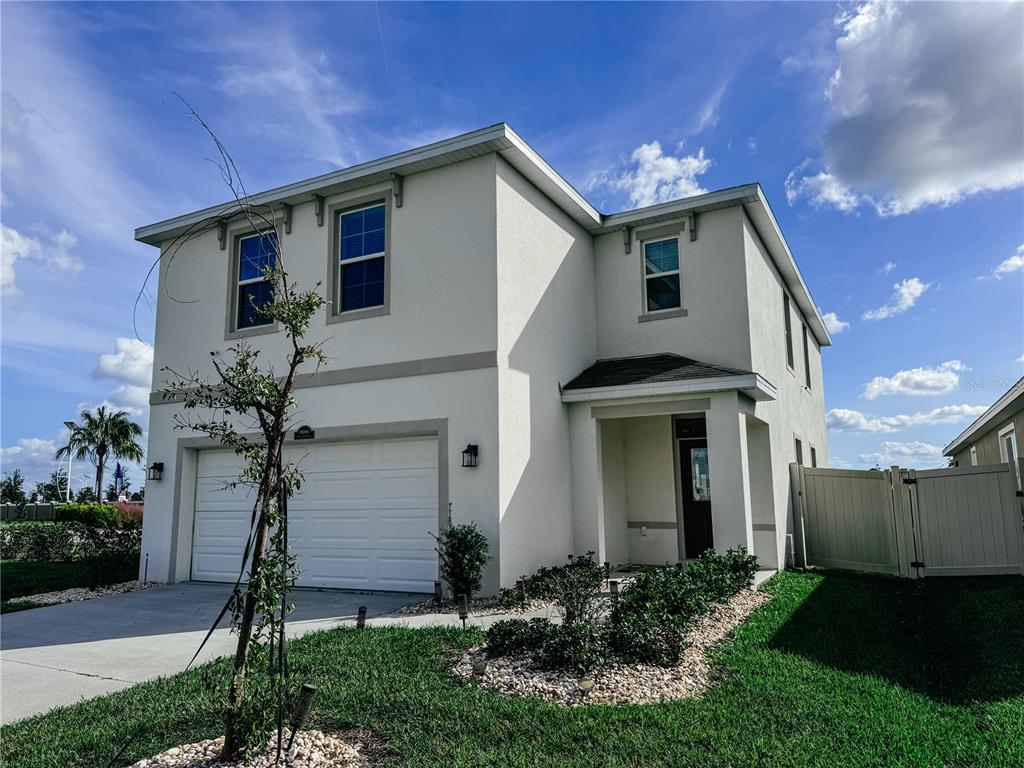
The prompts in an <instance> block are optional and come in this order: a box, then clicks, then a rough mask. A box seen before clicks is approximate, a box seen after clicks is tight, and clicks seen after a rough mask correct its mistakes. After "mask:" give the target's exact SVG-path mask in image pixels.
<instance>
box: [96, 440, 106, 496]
mask: <svg viewBox="0 0 1024 768" xmlns="http://www.w3.org/2000/svg"><path fill="white" fill-rule="evenodd" d="M106 462H107V459H106V452H103V453H100V452H98V451H97V453H96V501H97V502H100V503H102V501H103V465H104V464H106Z"/></svg>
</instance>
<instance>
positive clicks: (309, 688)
mask: <svg viewBox="0 0 1024 768" xmlns="http://www.w3.org/2000/svg"><path fill="white" fill-rule="evenodd" d="M315 695H316V686H315V685H310V684H309V683H303V684H302V687H301V688H300V689H299V696H298V698H297V699H296V701H295V709H294V710H292V719H291V722H290V723H289V726H290V727H291V731H292V732H291V734H289V736H288V748H287V750H286V751H287V752H288V759H289V760H293V759H295V755H294V754H292V745H293V744H294V743H295V734H296V733H298V732H299V731H300V730H301V729H302V726H303V725H305V723H306V717H307V716H308V715H309V707H310V705H311V704H312V703H313V697H314V696H315Z"/></svg>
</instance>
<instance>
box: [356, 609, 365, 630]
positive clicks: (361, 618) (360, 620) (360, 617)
mask: <svg viewBox="0 0 1024 768" xmlns="http://www.w3.org/2000/svg"><path fill="white" fill-rule="evenodd" d="M364 627H366V606H365V605H360V606H359V610H358V611H357V612H356V629H363V628H364Z"/></svg>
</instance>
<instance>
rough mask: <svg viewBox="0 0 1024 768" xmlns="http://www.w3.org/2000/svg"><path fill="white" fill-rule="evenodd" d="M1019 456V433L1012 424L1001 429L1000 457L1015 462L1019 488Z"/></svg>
mask: <svg viewBox="0 0 1024 768" xmlns="http://www.w3.org/2000/svg"><path fill="white" fill-rule="evenodd" d="M1019 456H1020V454H1019V453H1017V434H1016V432H1015V431H1014V428H1013V424H1010V425H1009V426H1006V427H1003V428H1002V429H1001V430H999V458H1000V459H1002V460H1003V461H1009V462H1011V463H1012V464H1013V471H1014V474H1015V475H1016V476H1017V488H1020V487H1021V477H1020V464H1019V463H1018V462H1017V458H1018V457H1019Z"/></svg>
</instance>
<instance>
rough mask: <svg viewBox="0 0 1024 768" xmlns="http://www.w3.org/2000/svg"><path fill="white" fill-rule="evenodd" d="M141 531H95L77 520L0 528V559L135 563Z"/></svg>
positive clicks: (94, 528)
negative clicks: (130, 560)
mask: <svg viewBox="0 0 1024 768" xmlns="http://www.w3.org/2000/svg"><path fill="white" fill-rule="evenodd" d="M141 547H142V529H141V528H140V527H138V526H132V527H128V528H97V527H94V526H90V525H85V524H84V523H80V522H76V521H66V522H52V523H51V522H20V523H15V524H8V525H3V526H0V559H3V560H30V561H36V562H70V561H72V560H87V559H91V558H108V557H110V558H116V559H121V558H124V559H131V558H134V559H135V560H138V557H139V551H140V549H141Z"/></svg>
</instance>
